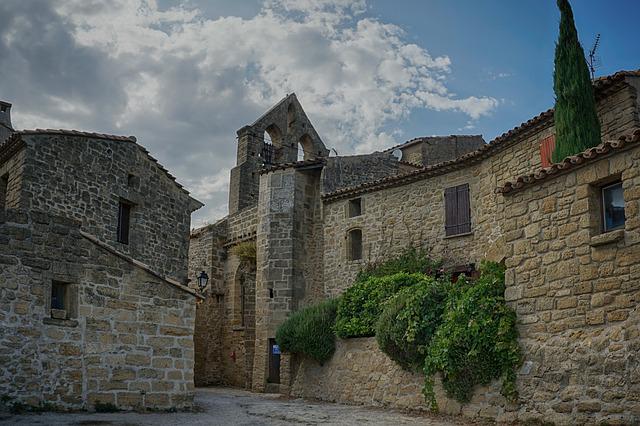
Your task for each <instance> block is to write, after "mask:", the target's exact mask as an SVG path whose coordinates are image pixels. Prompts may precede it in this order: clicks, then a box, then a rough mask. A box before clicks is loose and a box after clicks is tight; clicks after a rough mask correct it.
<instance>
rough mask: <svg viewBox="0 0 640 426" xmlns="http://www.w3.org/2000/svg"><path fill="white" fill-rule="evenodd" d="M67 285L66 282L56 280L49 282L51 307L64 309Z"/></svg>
mask: <svg viewBox="0 0 640 426" xmlns="http://www.w3.org/2000/svg"><path fill="white" fill-rule="evenodd" d="M67 286H68V284H66V283H60V282H56V281H54V282H53V283H51V309H60V310H66V308H67V306H66V302H67V297H66V293H67Z"/></svg>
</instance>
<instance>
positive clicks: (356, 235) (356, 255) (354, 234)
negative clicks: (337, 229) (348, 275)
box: [347, 229, 362, 260]
mask: <svg viewBox="0 0 640 426" xmlns="http://www.w3.org/2000/svg"><path fill="white" fill-rule="evenodd" d="M347 259H348V260H360V259H362V230H361V229H352V230H351V231H349V233H348V234H347Z"/></svg>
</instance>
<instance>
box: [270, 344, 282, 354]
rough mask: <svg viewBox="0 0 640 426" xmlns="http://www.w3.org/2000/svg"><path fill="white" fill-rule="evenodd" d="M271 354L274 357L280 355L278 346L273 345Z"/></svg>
mask: <svg viewBox="0 0 640 426" xmlns="http://www.w3.org/2000/svg"><path fill="white" fill-rule="evenodd" d="M271 353H272V354H274V355H280V346H278V345H273V349H271Z"/></svg>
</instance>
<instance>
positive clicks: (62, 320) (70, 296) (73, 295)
mask: <svg viewBox="0 0 640 426" xmlns="http://www.w3.org/2000/svg"><path fill="white" fill-rule="evenodd" d="M47 282H48V284H47V286H46V287H47V288H46V293H45V317H44V318H43V322H44V323H45V324H49V325H59V326H64V327H76V326H77V325H78V321H77V318H78V303H79V300H78V299H79V294H78V284H77V283H76V282H75V281H74V280H71V279H69V277H58V276H55V277H53V278H49V279H47ZM54 285H62V286H64V287H65V288H64V292H65V295H64V308H65V309H63V310H58V311H57V312H54V311H53V308H52V305H51V303H52V300H51V296H52V291H53V286H54Z"/></svg>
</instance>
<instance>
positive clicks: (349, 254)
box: [344, 227, 364, 262]
mask: <svg viewBox="0 0 640 426" xmlns="http://www.w3.org/2000/svg"><path fill="white" fill-rule="evenodd" d="M356 232H359V233H360V250H359V252H360V257H358V258H354V253H353V244H354V242H353V237H352V236H353V235H354V234H355V233H356ZM344 239H345V257H346V259H347V261H348V262H362V261H363V260H364V233H363V232H362V228H360V227H354V228H349V229H348V230H347V233H346V234H345V237H344Z"/></svg>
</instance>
